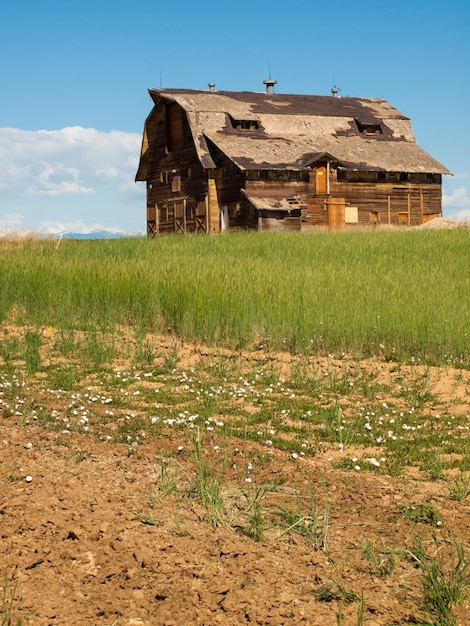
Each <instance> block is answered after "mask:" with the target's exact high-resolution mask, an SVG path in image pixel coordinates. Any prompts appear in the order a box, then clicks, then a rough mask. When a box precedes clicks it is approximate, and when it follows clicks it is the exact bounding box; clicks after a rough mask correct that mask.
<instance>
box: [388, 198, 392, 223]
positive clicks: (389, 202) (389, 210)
mask: <svg viewBox="0 0 470 626" xmlns="http://www.w3.org/2000/svg"><path fill="white" fill-rule="evenodd" d="M391 210H392V207H391V198H390V196H387V211H388V225H389V226H390V223H391V221H390V213H391Z"/></svg>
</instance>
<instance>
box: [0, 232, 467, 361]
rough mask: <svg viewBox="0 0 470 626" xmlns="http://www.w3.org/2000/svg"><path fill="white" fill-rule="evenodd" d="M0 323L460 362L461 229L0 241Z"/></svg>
mask: <svg viewBox="0 0 470 626" xmlns="http://www.w3.org/2000/svg"><path fill="white" fill-rule="evenodd" d="M0 260H1V266H0V290H1V300H0V319H2V320H3V321H13V322H15V323H20V324H28V325H34V326H43V325H44V326H49V325H52V326H56V327H59V328H64V329H66V328H76V329H84V330H86V329H88V330H90V329H91V330H113V329H115V328H117V327H119V326H128V325H130V326H133V327H136V329H137V330H139V331H141V332H146V331H159V332H161V331H163V332H170V333H173V334H174V335H176V336H179V337H181V338H182V339H187V340H192V341H204V342H208V343H223V344H225V345H229V346H232V347H244V346H250V345H253V344H255V343H258V344H263V345H264V346H266V347H272V348H285V349H288V350H291V351H305V352H307V351H327V352H338V351H346V352H354V353H357V354H359V355H368V354H372V353H378V352H380V353H382V354H383V355H384V356H385V357H390V358H397V359H399V358H406V359H409V358H412V357H414V358H415V359H422V360H423V361H427V362H449V363H454V364H456V363H461V364H463V365H468V362H469V343H470V342H469V335H468V332H469V328H470V230H469V229H456V230H448V231H441V230H440V231H436V230H406V231H405V230H404V231H379V232H357V233H350V232H348V233H318V234H302V235H299V234H298V233H280V234H277V233H276V234H274V233H239V234H237V233H234V234H230V235H224V236H215V237H207V236H196V235H194V236H184V237H176V236H174V237H161V238H156V239H153V240H150V239H145V238H133V239H120V240H109V241H86V240H85V241H70V240H67V241H65V240H63V241H61V242H60V244H58V243H57V242H56V241H49V240H45V241H44V240H26V241H17V242H12V241H11V240H10V241H8V240H7V241H2V242H0Z"/></svg>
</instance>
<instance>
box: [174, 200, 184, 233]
mask: <svg viewBox="0 0 470 626" xmlns="http://www.w3.org/2000/svg"><path fill="white" fill-rule="evenodd" d="M185 232H186V214H185V210H184V202H183V201H180V200H178V201H176V202H175V233H185Z"/></svg>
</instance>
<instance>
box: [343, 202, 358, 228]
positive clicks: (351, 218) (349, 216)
mask: <svg viewBox="0 0 470 626" xmlns="http://www.w3.org/2000/svg"><path fill="white" fill-rule="evenodd" d="M344 221H345V222H346V224H357V223H358V222H359V211H358V208H357V206H345V207H344Z"/></svg>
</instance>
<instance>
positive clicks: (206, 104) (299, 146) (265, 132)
mask: <svg viewBox="0 0 470 626" xmlns="http://www.w3.org/2000/svg"><path fill="white" fill-rule="evenodd" d="M149 93H150V95H151V97H152V99H153V100H154V102H155V104H158V103H159V102H160V100H161V99H162V98H164V99H165V100H167V101H170V102H176V103H177V104H179V105H180V106H181V107H182V108H183V109H184V110H185V112H186V115H187V118H188V122H189V125H190V128H191V132H192V134H193V138H194V143H195V146H196V150H197V151H198V156H199V159H200V161H201V163H202V165H203V166H204V167H205V168H208V169H210V168H214V167H216V163H215V161H214V155H215V151H214V147H216V148H217V149H218V150H220V151H221V152H223V153H224V154H225V155H226V156H227V157H229V158H230V159H231V160H232V161H233V162H234V163H235V164H236V165H237V166H238V167H239V168H240V169H241V170H252V169H270V170H272V169H280V170H284V169H291V170H301V169H303V168H305V167H307V166H309V165H310V164H311V163H313V162H315V160H318V158H319V156H320V155H325V153H327V154H328V155H329V156H330V158H332V159H335V160H336V161H338V162H340V164H341V165H343V166H344V167H346V168H347V169H357V170H379V171H395V172H400V171H401V172H427V173H437V174H450V173H451V172H450V171H449V170H448V169H447V168H446V167H444V165H442V164H441V163H439V162H438V161H436V159H434V158H433V157H432V156H431V155H429V154H428V153H427V152H426V151H425V150H423V149H422V148H420V147H419V146H418V145H417V143H416V139H415V136H414V133H413V129H412V126H411V122H410V119H409V118H408V117H406V116H405V115H403V113H401V112H400V111H398V109H396V108H395V107H393V106H392V105H391V104H389V103H388V102H387V101H386V100H383V99H381V98H349V97H348V98H336V97H332V96H309V95H284V94H267V93H252V92H229V91H199V90H189V89H150V90H149Z"/></svg>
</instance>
